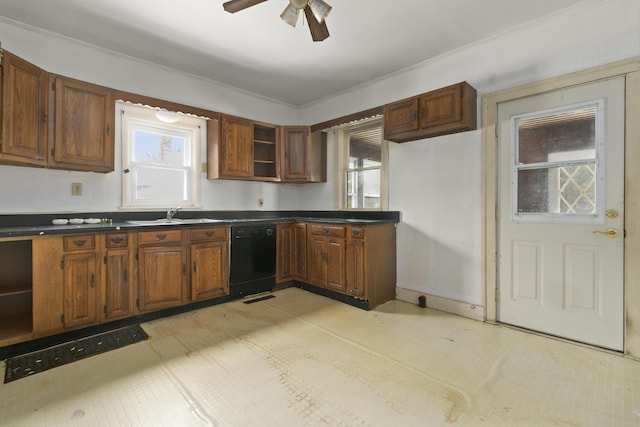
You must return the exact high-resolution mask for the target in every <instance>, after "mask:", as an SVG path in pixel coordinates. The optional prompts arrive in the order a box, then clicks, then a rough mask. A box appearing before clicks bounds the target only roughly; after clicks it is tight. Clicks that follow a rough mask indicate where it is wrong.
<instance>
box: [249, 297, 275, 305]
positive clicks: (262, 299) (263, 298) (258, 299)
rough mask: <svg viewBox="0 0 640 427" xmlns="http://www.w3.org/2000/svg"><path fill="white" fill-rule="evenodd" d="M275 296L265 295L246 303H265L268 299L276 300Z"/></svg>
mask: <svg viewBox="0 0 640 427" xmlns="http://www.w3.org/2000/svg"><path fill="white" fill-rule="evenodd" d="M275 297H276V296H275V295H265V296H263V297H260V298H255V299H250V300H249V301H245V302H244V303H245V304H253V303H254V302H260V301H264V300H266V299H271V298H275Z"/></svg>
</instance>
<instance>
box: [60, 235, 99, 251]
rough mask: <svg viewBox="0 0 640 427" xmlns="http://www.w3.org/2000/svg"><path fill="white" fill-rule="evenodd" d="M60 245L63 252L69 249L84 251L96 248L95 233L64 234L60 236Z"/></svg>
mask: <svg viewBox="0 0 640 427" xmlns="http://www.w3.org/2000/svg"><path fill="white" fill-rule="evenodd" d="M62 247H63V248H64V251H65V252H69V251H86V250H91V249H95V248H96V236H95V234H77V235H74V236H64V237H63V238H62Z"/></svg>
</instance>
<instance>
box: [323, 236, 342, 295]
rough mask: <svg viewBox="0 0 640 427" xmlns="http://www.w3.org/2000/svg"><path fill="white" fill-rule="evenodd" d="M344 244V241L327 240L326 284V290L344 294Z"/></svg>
mask: <svg viewBox="0 0 640 427" xmlns="http://www.w3.org/2000/svg"><path fill="white" fill-rule="evenodd" d="M345 255H346V243H345V240H344V239H337V238H333V237H330V238H328V239H327V253H326V262H327V284H326V287H327V288H328V289H331V290H334V291H338V292H345V291H346V289H347V280H346V274H345V267H346V256H345Z"/></svg>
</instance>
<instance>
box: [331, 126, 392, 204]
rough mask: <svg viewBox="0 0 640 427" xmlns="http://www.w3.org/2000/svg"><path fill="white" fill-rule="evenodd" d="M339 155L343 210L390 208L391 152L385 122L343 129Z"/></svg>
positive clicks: (339, 178)
mask: <svg viewBox="0 0 640 427" xmlns="http://www.w3.org/2000/svg"><path fill="white" fill-rule="evenodd" d="M338 153H339V154H338V157H339V162H338V164H339V165H341V167H340V168H338V169H339V176H338V179H337V182H338V185H339V187H340V190H339V191H338V194H340V201H339V203H338V204H339V207H340V208H342V209H372V210H374V209H375V210H382V209H386V208H387V206H388V203H387V183H386V177H387V163H388V149H387V142H386V141H384V140H383V139H382V119H380V118H376V119H374V120H367V121H364V122H360V123H356V124H353V125H349V126H345V127H343V128H341V129H340V130H339V144H338Z"/></svg>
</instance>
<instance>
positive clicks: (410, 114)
mask: <svg viewBox="0 0 640 427" xmlns="http://www.w3.org/2000/svg"><path fill="white" fill-rule="evenodd" d="M418 123H419V122H418V98H411V99H405V100H402V101H398V102H394V103H392V104H387V105H385V107H384V135H385V138H386V139H388V138H387V137H392V136H393V135H395V134H398V133H402V132H410V131H414V130H418Z"/></svg>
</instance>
